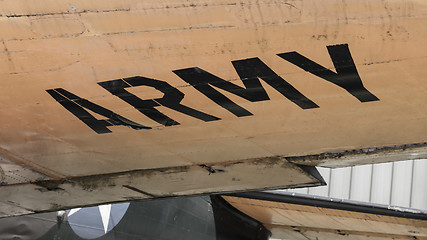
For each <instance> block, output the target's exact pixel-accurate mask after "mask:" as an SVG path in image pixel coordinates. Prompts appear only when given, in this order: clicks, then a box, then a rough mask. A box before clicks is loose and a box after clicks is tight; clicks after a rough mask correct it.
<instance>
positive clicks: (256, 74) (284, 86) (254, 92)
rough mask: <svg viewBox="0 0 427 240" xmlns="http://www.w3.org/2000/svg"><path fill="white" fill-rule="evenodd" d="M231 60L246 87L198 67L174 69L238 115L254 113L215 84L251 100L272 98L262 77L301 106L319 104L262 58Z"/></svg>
mask: <svg viewBox="0 0 427 240" xmlns="http://www.w3.org/2000/svg"><path fill="white" fill-rule="evenodd" d="M232 63H233V66H234V68H235V69H236V72H237V74H238V75H239V77H240V79H241V80H242V82H243V84H244V85H245V88H242V87H240V86H238V85H235V84H233V83H231V82H229V81H225V80H224V79H221V78H219V77H217V76H215V75H213V74H211V73H209V72H206V71H204V70H203V69H200V68H197V67H193V68H186V69H179V70H174V71H173V72H174V73H175V74H176V75H178V76H179V77H180V78H182V79H183V80H184V81H186V82H187V83H189V84H190V85H191V86H193V87H194V88H196V89H197V90H198V91H199V92H201V93H202V94H204V95H205V96H207V97H208V98H210V99H211V100H212V101H214V102H215V103H216V104H218V105H220V106H221V107H223V108H225V109H227V110H228V111H230V112H231V113H233V114H234V115H236V116H238V117H243V116H250V115H253V114H252V113H251V112H249V111H248V110H246V109H244V108H243V107H241V106H239V105H237V104H236V103H234V102H233V101H231V100H230V99H229V98H227V97H226V96H224V95H223V94H222V93H220V92H219V91H217V90H216V89H215V88H213V87H212V86H215V87H217V88H220V89H222V90H225V91H227V92H230V93H232V94H235V95H237V96H239V97H241V98H244V99H246V100H248V101H251V102H258V101H265V100H270V98H269V97H268V95H267V93H266V91H265V90H264V88H263V87H262V85H261V82H260V81H259V79H262V80H264V81H265V82H266V83H267V84H269V85H270V86H271V87H273V88H274V89H276V90H277V91H279V92H280V93H281V94H282V95H283V96H285V97H286V98H288V99H289V100H291V101H292V102H294V103H295V104H296V105H298V106H299V107H301V108H302V109H310V108H317V107H318V106H317V105H316V104H315V103H314V102H312V101H311V100H310V99H308V98H307V97H306V96H304V95H303V94H302V93H300V92H299V91H298V90H297V89H295V88H294V87H293V86H292V85H290V84H289V83H288V82H286V81H285V80H284V79H283V78H281V77H280V76H278V75H277V74H276V73H275V72H274V71H273V70H271V69H270V68H269V67H268V66H267V65H265V63H263V62H262V61H261V60H260V59H259V58H250V59H244V60H238V61H233V62H232Z"/></svg>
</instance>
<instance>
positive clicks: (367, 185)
mask: <svg viewBox="0 0 427 240" xmlns="http://www.w3.org/2000/svg"><path fill="white" fill-rule="evenodd" d="M372 168H373V166H372V165H363V166H357V167H353V168H352V169H353V171H352V174H351V185H350V199H351V200H355V201H363V202H369V199H370V198H371V184H372Z"/></svg>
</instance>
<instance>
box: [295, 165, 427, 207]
mask: <svg viewBox="0 0 427 240" xmlns="http://www.w3.org/2000/svg"><path fill="white" fill-rule="evenodd" d="M318 170H319V172H320V173H321V174H322V176H323V178H324V179H325V181H326V183H327V186H321V187H310V188H299V189H289V190H287V191H290V192H297V193H303V194H310V195H317V196H325V197H331V198H340V199H349V200H355V201H363V202H371V203H377V204H385V205H393V206H400V207H407V208H415V209H420V210H427V159H421V160H407V161H400V162H390V163H380V164H368V165H361V166H355V167H346V168H336V169H329V168H321V167H319V168H318Z"/></svg>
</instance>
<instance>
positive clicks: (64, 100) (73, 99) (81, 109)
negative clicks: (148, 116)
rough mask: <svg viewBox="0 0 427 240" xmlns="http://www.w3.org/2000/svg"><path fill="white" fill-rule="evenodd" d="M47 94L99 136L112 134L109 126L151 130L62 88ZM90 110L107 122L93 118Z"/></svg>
mask: <svg viewBox="0 0 427 240" xmlns="http://www.w3.org/2000/svg"><path fill="white" fill-rule="evenodd" d="M46 92H47V93H49V94H50V96H52V97H53V98H54V99H55V100H56V101H57V102H58V103H60V104H61V105H62V106H63V107H64V108H65V109H67V110H68V111H69V112H71V113H72V114H73V115H74V116H76V117H77V118H78V119H80V120H81V121H82V122H84V123H85V124H86V125H87V126H88V127H90V128H91V129H92V130H93V131H95V132H96V133H98V134H102V133H110V132H111V130H109V129H108V128H107V127H108V126H127V127H131V128H133V129H151V127H147V126H144V125H141V124H138V123H136V122H133V121H131V120H129V119H126V118H124V117H122V116H120V115H118V114H116V113H114V112H112V111H110V110H108V109H106V108H103V107H101V106H99V105H97V104H95V103H92V102H90V101H88V100H86V99H83V98H80V97H79V96H76V95H74V94H72V93H70V92H68V91H67V90H64V89H62V88H55V89H48V90H46ZM85 108H86V109H88V110H90V111H92V112H94V113H97V114H99V115H102V116H104V117H106V118H107V119H105V120H98V119H96V118H95V117H94V116H92V115H91V114H90V113H89V112H88V111H86V110H85Z"/></svg>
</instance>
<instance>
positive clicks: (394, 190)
mask: <svg viewBox="0 0 427 240" xmlns="http://www.w3.org/2000/svg"><path fill="white" fill-rule="evenodd" d="M411 185H412V161H403V162H394V163H393V176H392V185H391V186H392V187H391V193H390V196H391V201H390V205H395V206H401V207H409V206H410V203H411Z"/></svg>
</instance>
